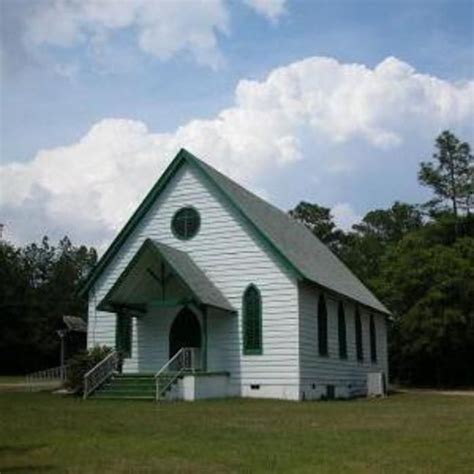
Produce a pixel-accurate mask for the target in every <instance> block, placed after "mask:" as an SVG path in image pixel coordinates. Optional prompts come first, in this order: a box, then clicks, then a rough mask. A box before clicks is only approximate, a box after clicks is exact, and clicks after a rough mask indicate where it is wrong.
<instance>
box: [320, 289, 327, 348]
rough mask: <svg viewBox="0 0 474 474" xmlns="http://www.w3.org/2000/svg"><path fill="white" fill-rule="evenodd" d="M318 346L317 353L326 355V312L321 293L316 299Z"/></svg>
mask: <svg viewBox="0 0 474 474" xmlns="http://www.w3.org/2000/svg"><path fill="white" fill-rule="evenodd" d="M318 348H319V355H321V356H327V355H328V312H327V308H326V300H325V298H324V295H323V294H322V293H321V296H320V297H319V301H318Z"/></svg>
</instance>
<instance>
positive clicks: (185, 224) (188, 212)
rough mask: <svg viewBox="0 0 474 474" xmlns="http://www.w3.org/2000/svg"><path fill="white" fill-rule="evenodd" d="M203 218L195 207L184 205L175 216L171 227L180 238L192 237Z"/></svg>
mask: <svg viewBox="0 0 474 474" xmlns="http://www.w3.org/2000/svg"><path fill="white" fill-rule="evenodd" d="M200 224H201V218H200V217H199V212H198V211H196V209H194V207H183V208H181V209H180V210H179V211H177V212H176V214H175V215H174V216H173V220H172V221H171V229H172V230H173V233H174V235H175V236H176V237H178V239H181V240H188V239H192V238H193V237H194V236H195V235H196V234H197V233H198V230H199V225H200Z"/></svg>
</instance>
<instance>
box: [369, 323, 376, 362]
mask: <svg viewBox="0 0 474 474" xmlns="http://www.w3.org/2000/svg"><path fill="white" fill-rule="evenodd" d="M370 360H371V361H372V362H373V363H374V364H375V363H376V362H377V334H376V332H375V322H374V315H373V314H371V315H370Z"/></svg>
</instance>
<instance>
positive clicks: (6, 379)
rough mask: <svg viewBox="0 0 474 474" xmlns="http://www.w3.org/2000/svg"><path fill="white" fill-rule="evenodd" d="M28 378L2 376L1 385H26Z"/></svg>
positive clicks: (0, 376) (22, 376)
mask: <svg viewBox="0 0 474 474" xmlns="http://www.w3.org/2000/svg"><path fill="white" fill-rule="evenodd" d="M25 381H26V378H25V376H24V375H0V385H3V384H18V383H19V384H24V383H25Z"/></svg>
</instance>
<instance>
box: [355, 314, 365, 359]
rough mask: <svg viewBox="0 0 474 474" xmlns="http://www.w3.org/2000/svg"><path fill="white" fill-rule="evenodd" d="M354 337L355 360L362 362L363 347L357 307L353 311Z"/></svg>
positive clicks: (360, 322)
mask: <svg viewBox="0 0 474 474" xmlns="http://www.w3.org/2000/svg"><path fill="white" fill-rule="evenodd" d="M355 338H356V354H357V360H358V361H359V362H362V361H363V360H364V348H363V345H362V321H361V319H360V312H359V308H356V311H355Z"/></svg>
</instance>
